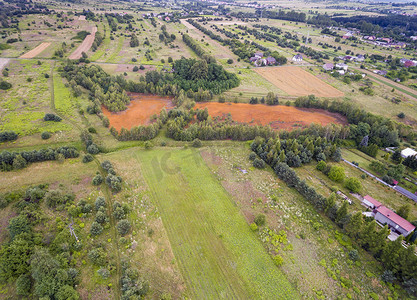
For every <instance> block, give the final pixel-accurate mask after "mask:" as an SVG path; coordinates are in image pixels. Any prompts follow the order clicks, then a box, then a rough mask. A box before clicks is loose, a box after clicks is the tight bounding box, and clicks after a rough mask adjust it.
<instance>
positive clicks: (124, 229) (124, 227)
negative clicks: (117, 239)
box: [116, 219, 131, 236]
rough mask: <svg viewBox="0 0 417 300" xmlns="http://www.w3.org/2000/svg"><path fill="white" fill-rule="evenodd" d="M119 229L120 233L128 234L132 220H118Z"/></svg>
mask: <svg viewBox="0 0 417 300" xmlns="http://www.w3.org/2000/svg"><path fill="white" fill-rule="evenodd" d="M116 227H117V231H118V232H119V234H120V235H122V236H123V235H126V234H127V233H128V232H129V230H130V227H131V225H130V222H129V221H128V220H126V219H123V220H120V221H119V222H117V225H116Z"/></svg>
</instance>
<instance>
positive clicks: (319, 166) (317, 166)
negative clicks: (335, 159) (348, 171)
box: [316, 160, 327, 171]
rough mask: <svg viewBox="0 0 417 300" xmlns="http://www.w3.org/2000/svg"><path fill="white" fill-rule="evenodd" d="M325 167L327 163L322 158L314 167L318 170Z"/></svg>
mask: <svg viewBox="0 0 417 300" xmlns="http://www.w3.org/2000/svg"><path fill="white" fill-rule="evenodd" d="M326 167H327V164H326V162H325V161H324V160H320V161H319V162H318V163H317V165H316V169H317V170H319V171H323V170H324V169H325V168H326Z"/></svg>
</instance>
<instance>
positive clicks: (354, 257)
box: [348, 249, 359, 261]
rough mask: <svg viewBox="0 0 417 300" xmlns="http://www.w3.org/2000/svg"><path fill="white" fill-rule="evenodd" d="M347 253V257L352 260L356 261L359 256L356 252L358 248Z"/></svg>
mask: <svg viewBox="0 0 417 300" xmlns="http://www.w3.org/2000/svg"><path fill="white" fill-rule="evenodd" d="M348 255H349V259H350V260H352V261H357V260H358V258H359V253H358V250H356V249H353V250H351V251H349V253H348Z"/></svg>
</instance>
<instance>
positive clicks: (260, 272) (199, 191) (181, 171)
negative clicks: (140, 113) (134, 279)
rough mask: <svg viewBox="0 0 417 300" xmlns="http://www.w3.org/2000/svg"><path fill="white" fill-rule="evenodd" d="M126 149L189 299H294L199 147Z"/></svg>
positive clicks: (292, 290)
mask: <svg viewBox="0 0 417 300" xmlns="http://www.w3.org/2000/svg"><path fill="white" fill-rule="evenodd" d="M130 153H132V155H133V156H134V157H135V159H137V160H138V161H139V162H140V165H141V168H142V172H143V174H144V177H145V178H146V181H147V184H148V186H149V189H150V192H151V197H152V199H153V200H154V201H155V203H156V205H157V206H158V209H159V211H160V214H161V217H162V221H163V223H164V226H165V227H166V229H167V232H168V236H169V239H170V242H171V245H172V248H173V252H174V255H175V257H176V259H177V260H178V262H179V266H180V269H181V272H182V274H183V276H184V279H185V281H186V284H187V288H188V291H189V293H190V295H189V296H190V297H191V298H192V299H297V298H299V295H298V294H297V292H296V291H295V290H294V289H293V287H292V286H291V284H290V283H289V281H288V280H287V279H286V277H285V276H284V274H283V273H282V272H281V271H280V270H279V269H278V268H277V267H276V266H275V265H274V263H273V261H272V259H271V257H270V256H269V255H268V254H267V253H266V251H265V249H264V248H263V246H262V245H261V243H260V241H259V240H258V239H257V237H256V235H255V234H254V233H253V232H252V231H251V230H250V229H249V226H248V224H247V223H246V221H245V220H244V218H243V216H242V215H241V213H240V211H239V209H238V208H237V207H236V205H235V204H234V203H233V201H232V199H231V198H230V196H229V195H228V194H227V192H226V191H225V190H224V189H223V187H222V186H221V184H220V183H219V182H218V181H217V180H216V179H215V177H214V176H213V175H212V174H211V173H210V170H209V168H208V167H207V166H206V165H205V164H204V162H203V160H202V158H201V155H200V153H199V152H197V151H195V150H180V149H177V150H169V149H168V150H165V149H157V150H152V151H140V152H139V151H137V152H130ZM128 154H129V151H127V152H126V155H128Z"/></svg>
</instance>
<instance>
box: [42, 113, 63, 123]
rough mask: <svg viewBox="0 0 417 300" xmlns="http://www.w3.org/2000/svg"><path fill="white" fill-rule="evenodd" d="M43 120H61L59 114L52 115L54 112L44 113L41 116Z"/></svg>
mask: <svg viewBox="0 0 417 300" xmlns="http://www.w3.org/2000/svg"><path fill="white" fill-rule="evenodd" d="M43 120H44V121H53V122H61V121H62V119H61V117H60V116H57V115H54V114H45V116H44V117H43Z"/></svg>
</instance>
